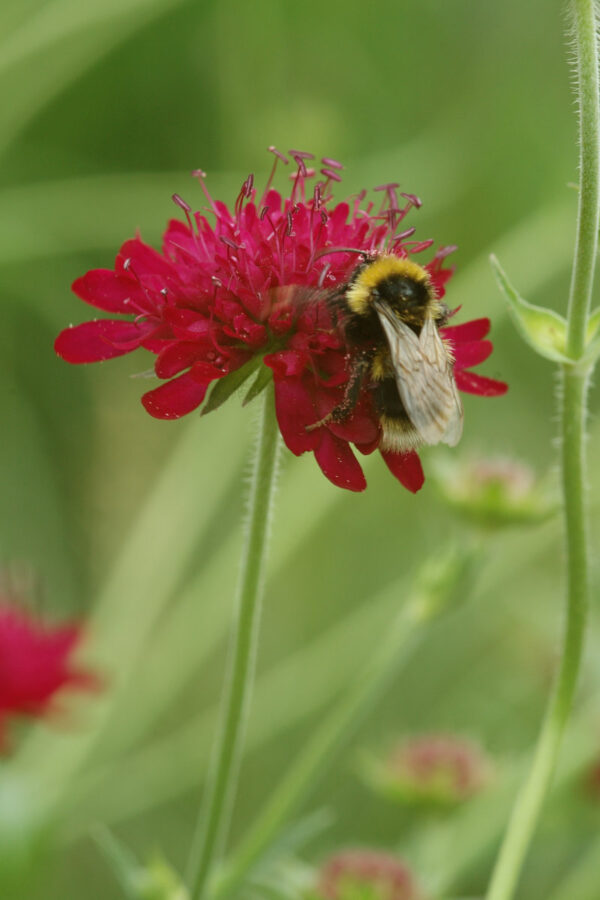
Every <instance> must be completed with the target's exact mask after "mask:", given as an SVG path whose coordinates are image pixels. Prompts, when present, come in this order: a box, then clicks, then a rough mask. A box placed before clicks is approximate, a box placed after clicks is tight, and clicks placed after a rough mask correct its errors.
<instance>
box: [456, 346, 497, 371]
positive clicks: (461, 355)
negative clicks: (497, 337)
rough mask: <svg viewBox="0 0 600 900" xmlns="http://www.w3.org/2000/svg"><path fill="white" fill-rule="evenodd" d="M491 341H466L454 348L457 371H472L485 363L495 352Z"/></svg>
mask: <svg viewBox="0 0 600 900" xmlns="http://www.w3.org/2000/svg"><path fill="white" fill-rule="evenodd" d="M493 346H494V345H493V344H492V342H491V341H466V342H465V343H464V344H457V345H456V346H454V348H453V349H454V358H455V360H456V364H455V369H470V368H471V366H478V365H479V363H482V362H484V360H486V359H487V358H488V356H489V355H490V353H491V352H492V350H493Z"/></svg>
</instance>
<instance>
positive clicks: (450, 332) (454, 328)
mask: <svg viewBox="0 0 600 900" xmlns="http://www.w3.org/2000/svg"><path fill="white" fill-rule="evenodd" d="M490 325H491V322H490V320H489V319H472V320H471V321H470V322H463V323H462V324H461V325H446V326H445V328H441V329H440V334H441V335H442V337H443V338H446V339H447V340H449V341H452V343H453V344H460V343H462V342H463V341H479V340H481V338H484V337H485V336H486V334H487V333H488V331H489V330H490Z"/></svg>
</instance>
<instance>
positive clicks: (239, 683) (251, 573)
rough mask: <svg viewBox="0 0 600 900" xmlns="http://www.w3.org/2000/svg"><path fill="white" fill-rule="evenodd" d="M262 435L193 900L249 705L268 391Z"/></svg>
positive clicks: (193, 860)
mask: <svg viewBox="0 0 600 900" xmlns="http://www.w3.org/2000/svg"><path fill="white" fill-rule="evenodd" d="M263 404H264V405H263V410H262V418H261V424H260V432H259V436H258V443H257V447H256V457H255V460H254V467H253V472H252V482H251V486H250V497H249V504H248V526H247V528H248V530H247V535H246V540H245V544H244V550H243V555H242V565H241V571H240V579H239V585H238V593H237V602H236V623H235V632H234V634H233V637H232V642H231V648H230V658H229V662H228V671H227V677H226V684H225V688H224V694H223V701H222V714H221V725H220V730H219V733H218V736H217V739H216V742H215V747H214V752H213V757H212V765H211V769H210V772H209V776H208V782H207V787H206V793H205V797H204V802H203V805H202V809H201V815H200V819H199V821H198V826H197V829H196V834H195V837H194V842H193V846H192V852H191V855H190V862H189V870H188V883H189V886H190V894H191V896H192V898H197V900H200V898H201V897H203V895H204V889H205V884H206V880H207V878H208V876H209V873H210V869H211V867H212V865H213V863H214V862H215V860H216V859H217V858H218V856H219V855H220V853H221V848H222V845H223V843H224V841H225V838H226V834H227V829H228V825H229V820H230V815H231V805H232V802H233V798H234V793H235V787H236V782H237V778H238V773H239V767H240V762H241V756H242V745H243V739H244V731H245V720H246V713H247V710H248V706H249V702H250V694H251V689H252V682H253V674H254V659H255V656H256V645H257V640H258V623H259V618H260V607H261V599H262V593H263V581H264V571H265V561H266V551H267V539H268V531H269V521H270V517H271V510H272V506H273V497H274V493H275V480H276V475H277V457H278V443H279V437H278V430H277V421H276V418H275V403H274V399H273V395H272V390H267V391H265V392H264V400H263Z"/></svg>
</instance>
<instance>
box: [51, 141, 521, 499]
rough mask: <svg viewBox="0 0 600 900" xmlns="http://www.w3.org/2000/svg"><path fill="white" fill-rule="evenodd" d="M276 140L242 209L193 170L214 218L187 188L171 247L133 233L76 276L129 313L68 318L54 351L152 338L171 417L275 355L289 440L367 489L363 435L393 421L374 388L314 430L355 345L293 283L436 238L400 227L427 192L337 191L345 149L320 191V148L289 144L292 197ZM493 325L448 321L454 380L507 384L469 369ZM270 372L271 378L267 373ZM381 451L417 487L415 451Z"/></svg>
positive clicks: (158, 402) (154, 411)
mask: <svg viewBox="0 0 600 900" xmlns="http://www.w3.org/2000/svg"><path fill="white" fill-rule="evenodd" d="M271 150H272V152H273V153H274V154H275V164H274V166H273V171H272V173H271V177H270V178H269V181H268V184H267V187H266V188H265V190H264V191H263V193H262V195H261V196H260V197H258V195H257V192H256V189H255V188H254V184H253V176H251V175H250V176H249V177H248V179H247V180H246V181H245V182H244V184H243V186H242V189H241V191H240V194H239V196H238V198H237V200H236V203H235V206H234V209H233V211H230V210H229V208H228V207H227V206H226V205H225V204H224V203H222V202H220V201H215V200H213V198H212V197H211V196H210V194H209V193H208V191H207V190H206V187H205V185H204V173H203V172H200V171H198V172H196V173H194V174H195V175H197V177H198V178H199V180H200V183H201V185H202V189H203V191H204V193H205V196H206V199H207V203H208V209H207V211H208V212H209V213H210V214H211V215H212V216H213V217H214V220H215V221H214V225H212V224H211V223H210V222H209V221H208V219H207V218H206V216H205V215H204V214H203V213H201V212H197V213H193V214H192V211H191V208H190V207H189V206H188V205H187V203H185V202H184V201H183V200H182V199H181V198H180V197H178V196H177V195H175V197H174V200H175V202H176V203H177V205H178V206H179V207H180V208H181V209H183V211H184V213H185V216H186V219H187V222H186V223H184V222H181V221H179V220H172V221H171V222H170V223H169V224H168V227H167V231H166V233H165V236H164V239H163V247H162V252H161V253H159V252H157V251H156V250H154V249H152V248H151V247H149V246H148V245H147V244H144V243H143V241H141V240H140V238H135V239H133V240H130V241H127V242H126V243H125V244H124V245H123V247H122V248H121V251H120V253H119V255H118V256H117V259H116V263H115V268H114V270H112V269H94V270H92V271H91V272H88V273H87V274H86V275H84V276H83V277H82V278H78V279H77V280H76V281H75V283H74V284H73V290H74V292H75V293H76V294H77V296H78V297H80V298H81V299H82V300H84V301H85V302H86V303H90V304H91V305H92V306H95V307H97V308H99V309H102V310H104V311H105V312H108V313H113V314H114V313H116V314H118V315H125V316H129V318H128V319H122V318H120V319H99V320H94V321H92V322H86V323H84V324H82V325H78V326H76V327H72V328H67V329H65V331H63V332H62V333H61V334H60V335H59V336H58V338H57V340H56V344H55V346H56V351H57V353H58V354H59V356H61V357H62V358H63V359H65V360H67V361H68V362H71V363H89V362H97V361H100V360H106V359H110V358H113V357H116V356H121V355H123V354H124V353H129V352H131V351H132V350H135V349H137V348H138V347H143V348H144V349H146V350H149V351H150V352H151V353H153V354H155V355H156V357H157V358H156V362H155V366H154V368H155V372H156V375H157V376H158V377H159V378H161V379H164V381H165V383H164V384H162V385H160V386H159V387H157V388H155V389H154V390H152V391H149V392H148V393H146V394H144V396H143V397H142V402H143V404H144V406H145V408H146V410H147V411H148V412H149V413H150V414H151V415H152V416H155V417H156V418H159V419H176V418H179V417H181V416H184V415H186V414H187V413H189V412H192V411H193V410H194V409H196V408H197V407H198V406H200V404H201V403H202V402H203V400H204V398H205V396H206V392H207V390H208V388H209V386H210V384H211V383H212V382H214V381H218V380H220V379H222V378H224V377H225V376H227V375H229V374H230V373H232V372H235V371H236V370H239V369H240V368H241V367H242V366H244V364H246V363H248V364H249V365H250V368H252V366H251V362H252V360H255V361H256V362H257V364H259V363H260V361H261V360H263V361H264V363H265V364H266V365H267V366H268V367H269V368H270V369H271V370H272V374H273V381H274V386H275V402H276V411H277V418H278V422H279V427H280V430H281V433H282V436H283V439H284V441H285V443H286V444H287V446H288V448H289V449H290V450H291V451H292V453H294V454H296V455H299V454H301V453H304V452H306V451H308V450H311V451H312V452H313V453H314V454H315V457H316V459H317V462H318V464H319V466H320V467H321V469H322V471H323V472H324V474H325V475H326V476H327V478H329V480H330V481H332V482H333V483H334V484H336V485H339V486H340V487H345V488H348V489H349V490H353V491H361V490H363V489H364V488H365V487H366V481H365V478H364V475H363V472H362V469H361V467H360V465H359V463H358V461H357V459H356V457H355V456H354V453H353V450H352V448H351V444H354V446H355V447H356V448H357V449H358V450H359V451H360V452H361V453H363V454H366V453H371V452H373V450H375V449H376V448H377V447H378V445H379V441H380V437H381V427H380V423H379V419H378V416H377V415H376V413H375V409H374V406H373V403H372V399H371V396H370V394H369V392H368V390H363V391H362V393H361V397H360V399H359V402H358V404H357V406H356V409H355V410H354V411H353V413H352V414H351V415H350V416H349V417H348V418H347V419H346V420H345V421H344V422H342V423H335V422H333V421H330V422H328V423H326V424H323V425H322V426H321V427H319V428H316V429H314V430H307V427H308V426H310V425H314V423H315V422H317V421H319V420H320V419H322V418H323V417H324V416H326V415H327V414H328V413H329V412H330V411H331V410H332V409H333V408H334V407H335V406H336V405H338V404H339V402H340V400H341V399H342V398H343V396H344V389H345V385H346V384H347V382H348V377H349V372H348V369H347V365H346V359H345V356H346V350H345V347H344V344H343V340H342V338H341V335H340V333H339V331H338V330H337V328H336V327H335V325H334V323H333V322H332V319H331V315H330V313H329V311H328V309H327V308H326V307H325V305H324V304H323V303H320V302H319V303H314V304H309V305H306V306H304V307H303V308H301V309H296V310H295V309H294V306H293V304H292V303H289V302H286V297H287V298H288V299H289V297H293V294H294V290H295V289H296V290H297V289H299V288H308V289H311V288H323V289H325V290H328V289H330V288H333V287H336V286H337V285H340V284H343V283H344V282H345V281H346V280H347V278H348V277H349V275H350V274H351V272H352V271H353V270H354V269H355V268H356V266H357V264H358V262H360V256H358V255H357V253H364V254H369V255H376V254H377V253H381V252H382V251H386V252H388V253H394V254H396V255H397V256H400V257H407V256H409V255H412V254H418V253H421V252H423V251H425V250H427V249H429V248H430V247H431V246H432V243H433V242H432V241H421V242H418V241H413V240H410V238H411V237H412V235H413V233H414V228H409V229H407V230H404V231H401V232H400V231H399V230H398V229H399V225H400V223H401V222H402V220H403V219H404V217H405V216H406V214H407V213H408V211H409V210H410V209H411V208H412V207H413V206H417V207H418V206H419V205H420V201H419V200H418V198H416V197H415V196H413V195H410V194H400V195H398V194H397V191H396V188H397V185H382V186H381V187H380V188H376V190H378V191H381V192H382V196H383V200H382V203H381V205H380V207H379V208H377V209H375V206H374V204H373V202H369V203H366V205H365V198H366V192H364V191H363V192H361V193H360V194H359V195H357V196H356V197H354V198H353V199H352V200H351V201H349V202H341V203H337V204H335V205H334V204H333V198H332V194H331V186H332V184H333V183H334V182H339V181H340V180H341V178H340V174H339V170H340V169H341V168H342V167H341V165H340V164H339V163H337V162H336V161H335V160H331V159H324V160H323V164H324V167H323V168H322V169H321V170H320V173H321V176H322V178H321V180H319V181H317V183H316V184H315V185H314V187H313V189H312V193H311V194H310V195H308V185H309V180H310V179H311V178H314V177H315V174H316V173H315V171H314V170H313V169H309V168H307V165H306V160H307V159H311V158H312V155H311V154H307V153H303V152H300V151H290V155H291V156H292V158H293V159H294V160H295V162H296V165H297V170H296V172H295V173H294V174H293V175H292V187H291V191H290V195H289V196H288V197H286V198H285V199H284V198H282V197H281V195H280V194H279V193H278V192H277V191H276V190H274V189H272V188H271V182H272V178H273V174H274V171H275V167H276V165H277V162H278V160H281V161H283V162H284V163H285V164H287V163H288V160H287V159H286V158H285V157H284V156H283V155H282V154H281V153H279V152H278V151H277V150H275V149H274V148H271ZM399 197H400V198H402V204H403V205H402V206H401V205H400V200H399ZM341 248H350V249H349V250H348V251H346V250H342V249H341ZM450 249H451V248H444V249H442V250H440V251H438V252H437V253H436V254H435V256H434V257H433V259H432V260H431V261H430V262H428V263H427V264H425V265H424V268H426V269H427V271H428V272H429V274H430V277H431V281H432V283H433V286H434V288H435V290H436V293H437V296H438V297H439V298H441V297H443V295H444V289H445V284H446V282H447V280H448V279H449V278H450V276H451V274H452V270H451V269H445V268H443V263H444V259H445V257H446V256H447V254H448V252H449V251H450ZM328 250H329V251H332V252H329V253H328V252H327V251H328ZM286 289H290V290H288V291H286ZM489 327H490V322H489V320H488V319H478V320H475V321H472V322H466V323H464V324H461V325H455V326H451V327H446V328H444V329H441V333H442V335H443V337H444V338H445V339H446V340H447V341H448V342H449V343H450V344H451V345H452V349H453V353H454V356H455V368H454V374H455V379H456V384H457V386H458V387H459V389H460V390H462V391H466V392H468V393H473V394H479V395H481V396H494V395H498V394H502V393H504V392H505V390H506V385H504V384H503V383H502V382H498V381H493V380H492V379H489V378H485V377H483V376H481V375H477V374H475V373H474V372H471V371H467V370H468V369H470V367H471V366H475V365H478V364H479V363H481V362H483V361H484V360H485V359H487V357H488V356H489V354H490V353H491V351H492V344H491V343H490V342H489V341H487V340H484V338H485V336H486V335H487V333H488V330H489ZM263 371H264V370H263ZM248 374H252V372H249V373H248ZM260 374H261V373H259V375H258V378H260ZM258 383H259V382H258V381H257V384H258ZM260 383H261V385H262V386H264V384H266V382H264V381H262V379H261V382H260ZM383 456H384V459H385V462H386V463H387V465H388V467H389V468H390V470H391V471H392V472H393V474H394V475H395V476H396V477H397V478H398V479H399V480H400V481H401V482H402V484H403V485H404V486H405V487H407V488H408V489H409V490H411V491H413V492H414V491H417V490H419V488H420V487H421V486H422V484H423V480H424V476H423V470H422V468H421V463H420V460H419V457H418V455H417V454H416V453H415V452H414V451H410V452H407V453H390V452H384V453H383Z"/></svg>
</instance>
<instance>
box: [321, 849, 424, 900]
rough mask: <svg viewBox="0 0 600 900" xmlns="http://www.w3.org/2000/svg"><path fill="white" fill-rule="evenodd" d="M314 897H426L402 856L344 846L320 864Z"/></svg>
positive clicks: (327, 899) (375, 899)
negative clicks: (346, 848) (345, 847)
mask: <svg viewBox="0 0 600 900" xmlns="http://www.w3.org/2000/svg"><path fill="white" fill-rule="evenodd" d="M310 897H311V900H356V898H358V897H360V898H361V900H423V895H422V894H421V893H420V891H419V890H418V889H417V886H416V883H415V880H414V877H413V875H412V873H411V871H410V869H409V868H408V866H407V865H406V863H404V862H403V861H402V860H400V859H398V858H397V857H395V856H391V855H390V854H388V853H383V852H381V851H379V850H359V849H357V850H344V851H342V852H340V853H337V854H335V856H332V857H331V858H330V859H329V860H327V861H326V862H325V863H324V864H323V866H322V867H321V870H320V873H319V876H318V882H317V888H316V890H315V892H314V893H313V894H311V895H310Z"/></svg>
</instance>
